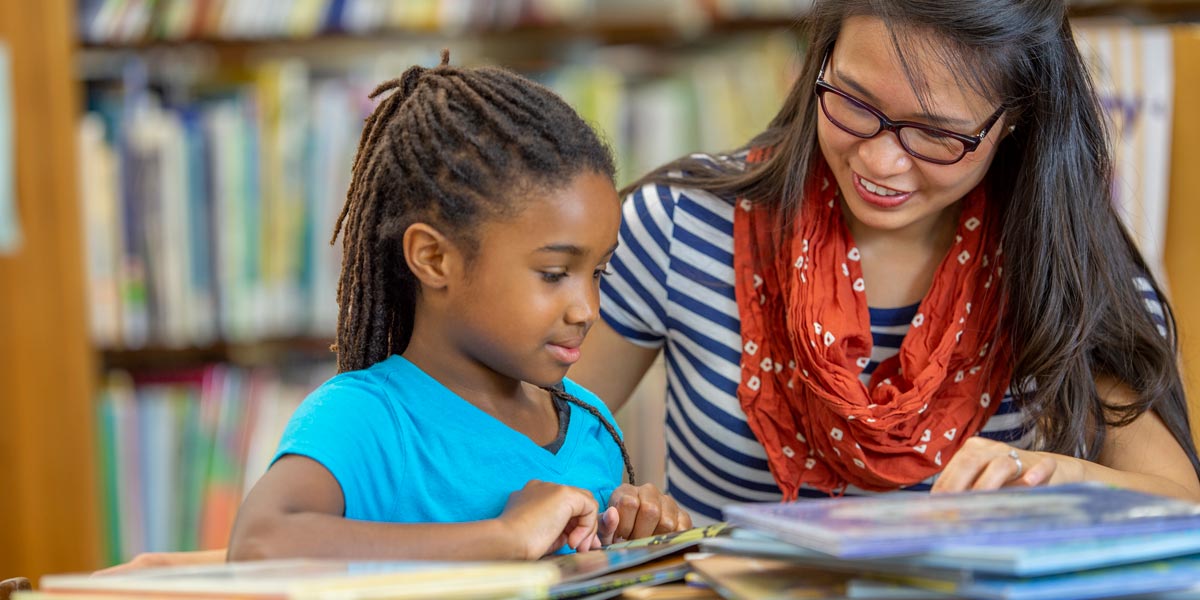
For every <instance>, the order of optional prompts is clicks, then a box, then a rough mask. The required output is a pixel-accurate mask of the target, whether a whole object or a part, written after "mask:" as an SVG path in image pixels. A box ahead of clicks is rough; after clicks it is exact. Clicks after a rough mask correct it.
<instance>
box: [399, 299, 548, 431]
mask: <svg viewBox="0 0 1200 600" xmlns="http://www.w3.org/2000/svg"><path fill="white" fill-rule="evenodd" d="M418 311H419V309H418ZM422 322H427V320H426V319H422V318H421V315H417V318H415V319H414V327H413V334H412V338H411V339H410V340H409V343H408V347H407V348H405V350H404V353H403V354H402V356H404V358H406V359H408V361H409V362H411V363H413V364H414V365H416V366H417V367H418V368H420V369H421V370H422V371H424V372H425V374H427V375H429V376H430V377H432V378H434V379H436V380H437V381H438V382H439V383H441V384H442V385H443V386H445V387H446V388H447V389H449V390H450V391H452V392H454V393H455V394H457V395H458V396H459V397H461V398H462V399H464V400H466V401H467V402H470V403H471V404H473V405H475V406H476V407H477V408H479V409H480V410H483V411H484V412H487V413H488V414H491V415H493V416H495V417H497V418H501V420H504V419H503V415H504V414H507V413H509V412H511V411H513V410H517V411H519V410H522V408H523V407H528V406H531V405H542V404H545V398H546V397H548V393H547V392H545V391H543V390H540V389H539V388H538V387H537V386H534V385H532V384H528V383H525V382H523V381H520V380H518V379H513V378H512V377H509V376H507V375H504V374H502V373H498V372H496V371H495V370H493V369H490V368H488V367H487V366H486V365H484V364H482V363H481V362H479V361H477V360H474V359H472V358H471V357H470V356H466V355H464V354H463V353H462V352H460V351H458V349H456V348H454V347H453V344H451V343H449V342H448V339H447V337H446V336H444V335H438V332H437V331H432V330H435V329H437V328H436V327H421V325H420V324H421V323H422Z"/></svg>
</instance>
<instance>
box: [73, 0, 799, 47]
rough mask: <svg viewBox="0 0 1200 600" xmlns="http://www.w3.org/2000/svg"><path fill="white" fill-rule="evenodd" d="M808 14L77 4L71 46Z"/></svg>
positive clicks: (570, 2)
mask: <svg viewBox="0 0 1200 600" xmlns="http://www.w3.org/2000/svg"><path fill="white" fill-rule="evenodd" d="M811 6H812V0H657V1H654V2H645V1H644V0H603V1H601V0H405V1H404V2H393V1H390V0H275V1H273V2H244V1H238V0H204V1H194V0H83V1H82V2H81V4H80V17H81V20H80V37H81V38H82V39H84V40H86V41H88V42H91V43H140V42H153V41H183V40H191V39H264V38H307V37H313V36H318V35H327V34H347V35H364V34H377V33H386V32H393V33H396V32H400V33H416V32H440V33H464V32H471V31H498V30H508V29H517V28H523V27H524V28H528V27H535V26H541V27H545V26H559V27H563V26H571V25H581V26H596V25H603V24H629V23H636V24H638V25H645V24H654V25H662V26H665V27H677V28H689V29H696V28H702V27H704V26H707V25H712V24H713V23H716V22H721V21H729V20H743V19H793V18H796V17H797V16H799V15H802V14H804V12H806V11H807V9H808V8H809V7H811Z"/></svg>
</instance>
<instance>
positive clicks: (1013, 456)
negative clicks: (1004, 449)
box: [1008, 450, 1025, 479]
mask: <svg viewBox="0 0 1200 600" xmlns="http://www.w3.org/2000/svg"><path fill="white" fill-rule="evenodd" d="M1008 457H1009V458H1011V459H1013V462H1015V463H1017V474H1016V475H1013V477H1012V478H1013V479H1019V478H1020V477H1021V473H1024V472H1025V465H1023V464H1021V455H1019V454H1017V451H1016V450H1009V451H1008Z"/></svg>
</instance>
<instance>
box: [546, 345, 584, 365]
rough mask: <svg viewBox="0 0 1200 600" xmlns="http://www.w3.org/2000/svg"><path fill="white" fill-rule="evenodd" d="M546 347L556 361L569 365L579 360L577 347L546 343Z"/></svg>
mask: <svg viewBox="0 0 1200 600" xmlns="http://www.w3.org/2000/svg"><path fill="white" fill-rule="evenodd" d="M546 348H548V349H549V350H550V354H553V355H554V358H556V359H558V362H561V363H563V364H567V365H571V364H575V362H576V361H578V360H579V355H580V352H579V347H578V346H575V347H569V346H559V345H558V344H546Z"/></svg>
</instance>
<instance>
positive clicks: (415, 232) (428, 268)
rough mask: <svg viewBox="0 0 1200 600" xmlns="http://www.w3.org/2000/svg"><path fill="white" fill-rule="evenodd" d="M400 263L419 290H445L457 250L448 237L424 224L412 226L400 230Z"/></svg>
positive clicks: (452, 269) (453, 267) (454, 265)
mask: <svg viewBox="0 0 1200 600" xmlns="http://www.w3.org/2000/svg"><path fill="white" fill-rule="evenodd" d="M402 244H403V248H404V260H405V262H407V263H408V269H409V270H410V271H412V273H413V275H415V276H416V278H417V279H418V280H419V281H420V282H421V285H422V287H425V288H432V289H440V288H444V287H446V284H447V283H448V282H449V279H450V277H451V276H452V275H453V272H454V270H455V267H456V265H457V262H458V261H457V258H458V251H457V249H456V248H455V246H454V243H453V242H451V241H450V238H448V237H446V236H445V235H443V234H442V232H441V231H438V230H437V228H436V227H434V226H432V225H430V224H428V223H413V224H412V225H409V226H408V229H406V230H404V240H403V242H402Z"/></svg>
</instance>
